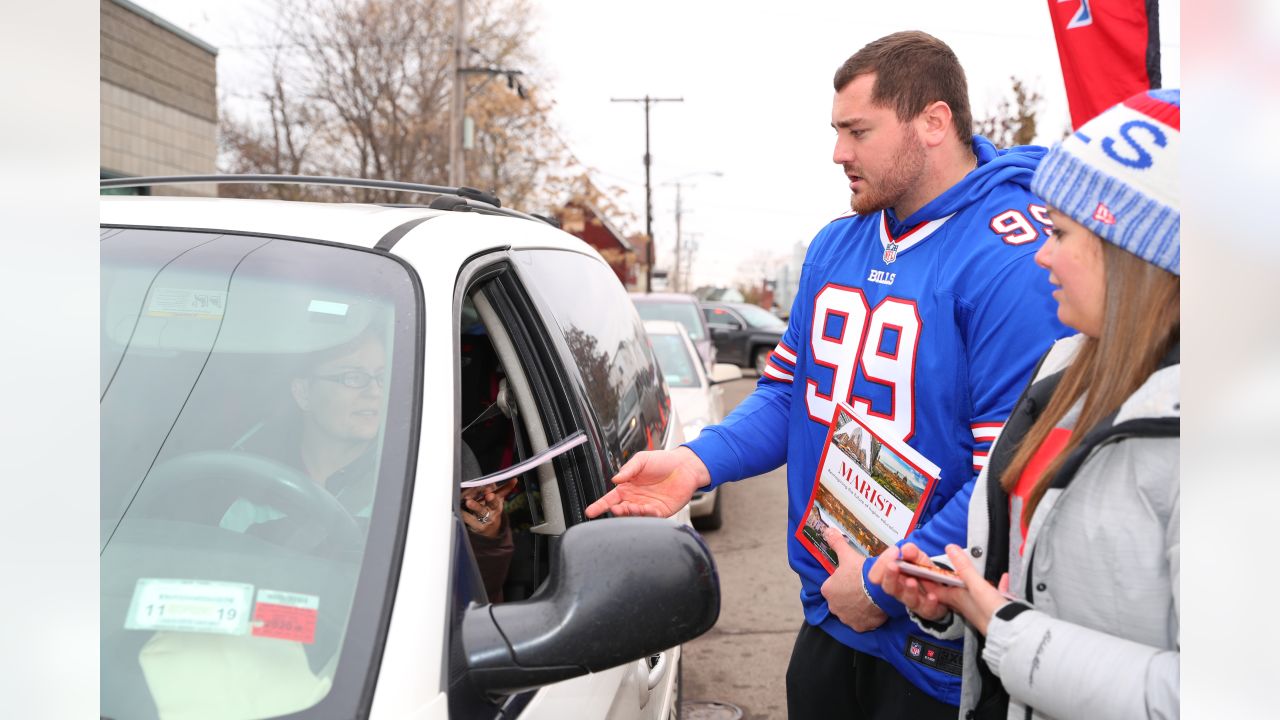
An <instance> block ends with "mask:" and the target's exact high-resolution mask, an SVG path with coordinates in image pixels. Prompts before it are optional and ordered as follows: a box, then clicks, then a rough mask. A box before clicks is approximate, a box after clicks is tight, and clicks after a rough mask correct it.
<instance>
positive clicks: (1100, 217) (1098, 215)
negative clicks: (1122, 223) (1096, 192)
mask: <svg viewBox="0 0 1280 720" xmlns="http://www.w3.org/2000/svg"><path fill="white" fill-rule="evenodd" d="M1093 219H1094V220H1097V221H1098V222H1100V223H1103V224H1104V225H1115V224H1116V216H1115V215H1112V214H1111V208H1109V207H1107V204H1106V203H1101V202H1100V203H1098V207H1097V209H1095V210H1094V211H1093Z"/></svg>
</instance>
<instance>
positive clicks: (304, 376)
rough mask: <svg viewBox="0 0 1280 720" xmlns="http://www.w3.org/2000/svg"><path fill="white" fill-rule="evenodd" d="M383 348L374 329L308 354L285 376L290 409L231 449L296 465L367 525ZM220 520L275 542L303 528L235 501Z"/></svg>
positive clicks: (381, 396) (382, 379) (276, 514)
mask: <svg viewBox="0 0 1280 720" xmlns="http://www.w3.org/2000/svg"><path fill="white" fill-rule="evenodd" d="M386 360H387V353H386V348H385V344H384V343H383V341H382V337H381V333H380V332H378V331H375V330H374V329H372V328H371V329H369V330H366V331H365V332H364V333H362V334H360V335H359V336H357V337H356V338H355V339H353V340H351V341H349V342H346V343H344V344H342V345H338V346H336V347H333V348H327V349H324V350H320V351H318V352H315V353H312V354H311V355H309V356H308V357H307V358H306V359H304V360H303V361H302V362H301V363H299V364H298V366H297V368H296V370H295V371H294V372H293V377H292V378H291V379H290V381H289V397H290V400H291V405H292V408H291V410H290V412H289V413H287V415H290V416H291V417H285V418H282V419H281V421H279V422H275V423H268V425H267V426H265V427H263V428H261V430H260V431H258V432H255V433H253V434H252V435H251V436H249V437H248V438H247V439H245V440H243V441H242V442H241V443H237V446H238V448H237V449H242V450H245V451H247V452H251V453H254V454H257V455H262V456H264V457H268V458H271V459H273V460H276V461H279V462H281V463H284V464H286V465H289V466H291V467H294V468H297V469H298V470H300V471H301V472H302V473H303V474H304V475H306V476H307V477H308V478H310V479H311V480H312V481H313V482H315V483H316V484H317V485H320V486H321V487H323V488H325V489H326V490H328V491H329V493H330V494H332V495H333V496H334V497H335V498H336V499H337V500H338V502H339V503H340V504H341V505H342V506H343V507H344V508H345V509H346V510H347V511H348V512H349V513H351V515H352V516H353V517H355V518H356V520H357V523H358V524H359V525H360V527H361V529H362V530H365V531H367V530H368V522H369V515H370V511H371V510H372V506H373V495H374V488H375V486H376V483H377V465H378V462H377V461H378V442H377V440H378V434H379V431H380V429H381V424H382V417H383V414H384V407H385V402H384V401H385V396H384V390H385V387H384V386H385V383H386ZM219 525H220V526H221V527H223V528H226V529H229V530H236V531H239V532H248V533H251V534H255V535H259V536H262V537H264V538H266V539H268V540H272V541H274V542H280V541H283V540H284V539H285V538H284V537H283V536H285V535H289V534H295V533H303V532H307V531H308V529H307V528H303V527H297V526H296V524H291V523H289V522H288V519H287V517H286V516H285V514H284V513H282V512H280V511H278V510H277V509H275V508H272V507H269V506H263V505H257V504H255V503H252V502H250V501H248V500H245V499H243V498H241V499H239V500H237V501H236V502H235V503H234V504H233V505H232V506H231V507H230V508H228V510H227V512H226V514H225V515H224V516H223V518H222V521H221V522H220V523H219Z"/></svg>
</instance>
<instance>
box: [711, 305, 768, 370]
mask: <svg viewBox="0 0 1280 720" xmlns="http://www.w3.org/2000/svg"><path fill="white" fill-rule="evenodd" d="M702 316H703V317H704V318H705V319H706V321H707V326H708V327H709V328H711V339H712V341H713V342H714V343H715V346H716V352H717V354H718V357H719V358H720V360H721V361H722V362H727V363H733V364H735V365H738V366H739V367H744V368H752V369H754V370H755V371H756V373H757V374H763V373H764V366H765V364H766V363H767V362H768V361H769V353H771V352H773V349H774V348H775V347H776V346H777V345H778V342H779V341H780V340H782V333H784V332H786V330H787V324H786V323H784V322H783V321H781V320H779V319H778V317H777V316H776V315H774V314H773V313H771V312H769V311H768V310H765V309H764V308H762V307H760V306H758V305H752V304H750V303H719V302H704V303H702Z"/></svg>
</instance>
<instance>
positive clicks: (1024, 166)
mask: <svg viewBox="0 0 1280 720" xmlns="http://www.w3.org/2000/svg"><path fill="white" fill-rule="evenodd" d="M1046 152H1047V149H1046V148H1044V147H1041V146H1039V145H1017V146H1014V147H1011V148H1007V149H1005V150H997V149H996V146H995V145H993V144H992V143H991V141H990V140H988V139H986V138H984V137H982V136H981V135H974V136H973V154H974V155H975V156H977V158H978V166H977V167H975V168H974V169H973V170H971V171H969V174H968V175H965V176H964V178H963V179H961V180H960V182H958V183H956V184H955V185H952V186H951V187H950V188H948V189H947V190H946V192H944V193H942V194H941V195H939V196H938V197H936V198H934V199H933V200H930V201H929V202H928V203H926V204H925V206H924V207H922V208H920V209H919V210H917V211H915V212H914V213H912V215H911V217H909V218H906V219H905V221H904V222H903V225H908V226H911V225H917V224H919V223H922V222H928V221H929V220H937V219H938V218H940V217H946V216H947V215H950V214H951V213H954V212H956V211H957V210H960V209H961V208H964V207H967V206H969V205H973V204H974V203H976V202H978V201H979V200H981V199H982V198H985V197H986V196H987V195H988V194H989V193H990V192H991V191H992V190H993V189H994V188H995V187H996V186H997V185H1000V184H1001V183H1013V184H1015V185H1017V186H1019V187H1022V188H1025V189H1027V190H1030V189H1031V177H1032V176H1033V175H1035V172H1036V168H1037V167H1038V166H1039V165H1040V159H1041V158H1043V157H1044V155H1045V153H1046Z"/></svg>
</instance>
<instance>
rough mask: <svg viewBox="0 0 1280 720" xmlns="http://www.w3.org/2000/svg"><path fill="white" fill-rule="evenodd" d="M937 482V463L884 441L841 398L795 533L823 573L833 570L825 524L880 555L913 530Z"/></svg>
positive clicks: (870, 553) (860, 548)
mask: <svg viewBox="0 0 1280 720" xmlns="http://www.w3.org/2000/svg"><path fill="white" fill-rule="evenodd" d="M937 482H938V466H937V465H934V464H933V463H932V462H929V460H928V458H926V457H924V456H923V455H921V454H920V453H919V452H917V451H916V449H915V448H912V447H911V446H909V445H907V444H906V443H905V442H901V441H896V440H895V441H894V442H886V441H885V438H882V437H880V436H879V435H876V434H875V433H874V432H872V430H871V428H870V427H869V426H868V424H867V423H866V422H865V421H864V419H863V418H862V417H859V416H858V414H857V413H856V412H854V410H853V408H851V407H849V406H848V405H847V404H845V403H840V404H838V405H837V406H836V413H835V417H834V418H833V420H832V423H831V430H830V431H829V432H828V433H827V441H826V444H825V446H824V447H823V449H822V458H821V459H820V460H819V461H818V474H817V477H815V478H814V483H813V494H812V495H810V496H809V507H808V509H807V510H806V511H805V514H804V519H803V521H802V522H801V523H800V528H799V529H798V530H797V531H796V537H797V538H799V540H800V544H802V545H804V546H805V547H806V548H808V549H809V552H811V553H813V556H814V557H815V558H817V559H818V562H820V563H822V566H823V567H825V568H826V569H827V572H834V571H835V569H836V554H835V551H833V550H832V549H831V547H830V546H829V545H827V542H826V541H825V540H823V538H822V531H823V530H824V529H826V528H827V527H834V528H835V529H837V530H839V531H840V532H841V533H843V534H844V536H845V538H846V539H847V540H848V541H849V544H850V545H852V546H853V547H854V549H856V550H857V551H858V552H860V553H862V554H863V555H867V556H875V555H879V554H880V553H881V552H883V551H884V550H885V548H887V547H888V546H889V545H891V544H896V543H897V542H898V541H899V540H901V539H902V538H904V537H906V536H907V535H908V534H909V533H910V532H911V531H912V530H914V529H915V527H916V523H917V522H918V521H919V519H920V512H921V509H922V508H924V507H925V504H926V503H927V502H928V500H929V495H930V494H931V493H932V492H933V488H934V486H935V485H937Z"/></svg>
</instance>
